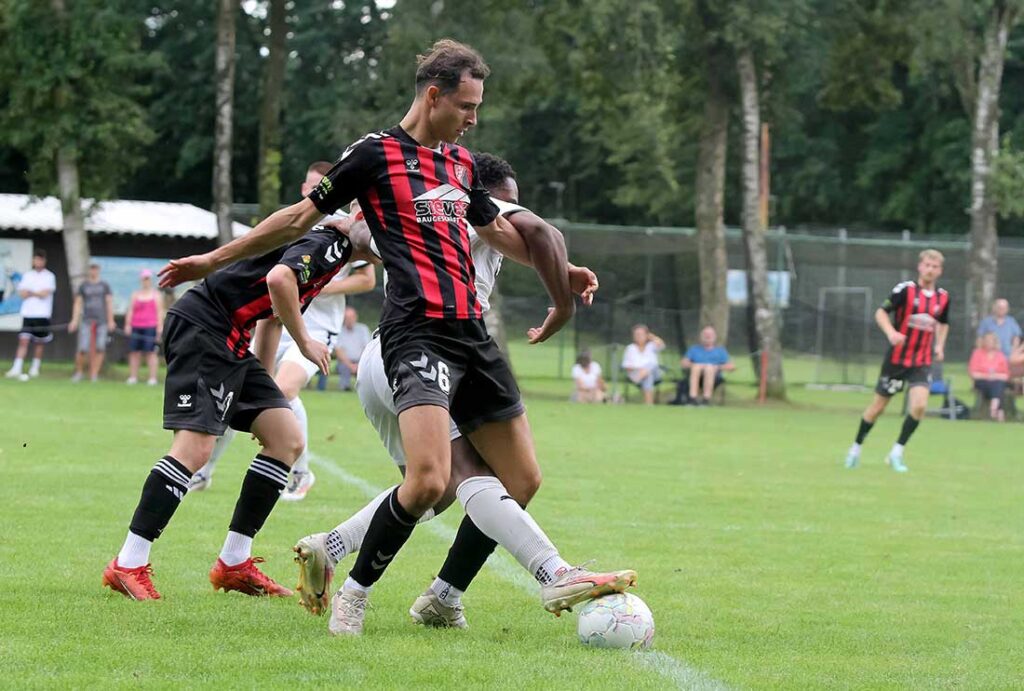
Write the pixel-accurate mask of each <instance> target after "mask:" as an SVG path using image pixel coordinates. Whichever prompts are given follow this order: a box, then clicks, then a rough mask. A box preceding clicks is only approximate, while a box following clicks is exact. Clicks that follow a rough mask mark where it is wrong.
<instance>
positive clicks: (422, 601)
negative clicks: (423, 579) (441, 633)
mask: <svg viewBox="0 0 1024 691" xmlns="http://www.w3.org/2000/svg"><path fill="white" fill-rule="evenodd" d="M465 612H466V610H465V608H464V607H463V606H462V605H461V604H458V605H454V606H449V605H446V604H445V603H443V602H441V598H439V597H438V596H437V594H436V593H435V592H434V591H433V590H431V589H430V588H427V589H426V590H425V591H424V592H423V594H422V595H420V596H419V597H418V598H416V602H414V603H412V607H410V608H409V616H410V617H412V620H413V622H415V623H417V624H423V625H424V626H430V627H433V628H436V629H468V628H469V623H468V622H467V621H466V614H465Z"/></svg>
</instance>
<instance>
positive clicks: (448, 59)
mask: <svg viewBox="0 0 1024 691" xmlns="http://www.w3.org/2000/svg"><path fill="white" fill-rule="evenodd" d="M416 65H417V67H416V93H417V94H420V93H423V90H424V89H426V88H427V87H428V86H430V85H431V84H433V85H435V86H437V88H438V89H440V91H441V93H442V94H450V93H452V92H453V91H455V90H456V89H458V88H459V82H461V81H462V75H463V74H464V73H465V72H466V71H467V70H468V71H469V76H470V77H472V78H473V79H487V77H488V76H489V75H490V74H491V68H490V67H488V66H487V63H486V62H484V59H483V57H481V55H480V53H478V52H476V51H475V50H473V49H472V48H470V47H469V46H467V45H465V44H463V43H459V42H458V41H453V40H452V39H450V38H442V39H441V40H440V41H438V42H437V43H435V44H434V45H433V46H431V47H430V52H429V53H427V54H425V55H417V56H416Z"/></svg>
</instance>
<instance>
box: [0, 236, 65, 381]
mask: <svg viewBox="0 0 1024 691" xmlns="http://www.w3.org/2000/svg"><path fill="white" fill-rule="evenodd" d="M56 290H57V277H56V276H54V275H53V272H52V271H50V270H49V269H47V268H46V252H45V251H44V250H41V249H37V250H36V251H35V252H33V253H32V270H31V271H26V272H25V274H24V275H23V276H22V277H21V280H20V281H19V282H18V295H19V296H20V297H21V318H22V321H21V333H19V334H18V351H17V353H16V354H15V356H14V364H13V365H12V366H11V369H9V370H8V371H7V375H6V376H7V377H8V378H10V379H20V380H21V381H28V379H29V377H38V376H39V366H40V365H41V364H42V362H43V347H44V346H45V345H46V344H47V343H49V342H50V341H52V340H53V332H52V331H51V330H50V329H51V326H52V325H51V323H50V319H51V318H52V317H53V294H54V293H55V292H56ZM30 342H31V343H33V344H35V352H34V353H33V356H32V365H31V366H30V367H29V369H28V374H24V373H23V372H22V369H23V368H24V365H25V357H26V356H27V355H28V344H29V343H30Z"/></svg>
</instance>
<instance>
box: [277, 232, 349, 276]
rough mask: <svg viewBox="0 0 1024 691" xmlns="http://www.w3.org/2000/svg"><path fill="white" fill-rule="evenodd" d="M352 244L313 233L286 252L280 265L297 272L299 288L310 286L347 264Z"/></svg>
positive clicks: (340, 237) (334, 234)
mask: <svg viewBox="0 0 1024 691" xmlns="http://www.w3.org/2000/svg"><path fill="white" fill-rule="evenodd" d="M351 256H352V243H351V242H349V240H348V238H347V237H345V236H343V235H338V234H336V233H333V232H322V231H321V232H312V233H307V234H306V235H305V236H303V237H302V238H300V239H298V240H296V241H295V242H293V243H292V244H291V245H289V246H288V248H287V249H285V251H284V254H282V255H281V259H280V260H278V262H277V263H278V264H283V265H284V266H287V267H288V268H289V269H291V270H292V271H294V272H295V276H296V278H297V279H298V281H299V285H303V286H304V285H307V284H309V283H312V282H313V281H315V280H317V279H318V278H320V277H321V276H324V275H326V274H328V273H330V272H331V271H333V270H334V269H336V268H337V267H339V266H341V265H342V264H344V263H345V262H347V261H348V259H349V257H351Z"/></svg>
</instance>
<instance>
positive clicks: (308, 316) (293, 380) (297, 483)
mask: <svg viewBox="0 0 1024 691" xmlns="http://www.w3.org/2000/svg"><path fill="white" fill-rule="evenodd" d="M330 169H331V164H330V163H328V162H326V161H317V162H316V163H313V164H312V165H310V166H309V169H308V170H307V171H306V179H305V180H304V181H303V183H302V194H303V196H305V195H307V194H309V193H310V192H311V191H312V190H313V188H314V187H315V186H316V185H317V183H319V182H320V180H321V179H322V178H323V175H324V173H325V172H326V171H328V170H330ZM324 220H325V222H334V223H337V222H339V221H341V222H342V225H343V226H344V225H347V222H348V217H347V216H341V215H339V216H335V217H329V218H327V219H324ZM376 283H377V274H376V272H375V271H374V268H373V266H372V265H370V264H369V263H367V262H351V263H349V264H346V265H345V266H344V267H342V269H341V271H339V272H338V274H337V275H336V276H335V277H334V278H333V279H332V280H331V282H330V283H328V284H327V285H326V286H325V287H324V289H323V290H322V291H321V292H320V294H319V295H318V296H317V297H315V298H314V299H313V302H312V303H310V305H309V307H308V308H307V309H306V311H305V313H304V314H303V315H302V320H303V321H304V322H305V324H306V330H307V331H308V332H309V335H310V336H311V337H312V338H313V339H314V340H316V341H318V342H320V343H323V344H324V345H325V346H327V348H328V349H329V350H332V349H333V346H334V343H333V341H334V337H335V336H337V334H338V333H339V332H340V331H341V323H342V319H343V318H344V316H345V304H346V296H347V295H356V294H359V293H365V292H368V291H371V290H373V288H374V287H375V286H376ZM268 334H269V335H268ZM278 335H279V336H280V339H279V342H277V343H275V342H274V341H275V340H277V336H278ZM253 348H254V350H255V352H256V354H257V356H259V358H260V360H261V362H262V364H263V366H264V367H265V368H266V370H267V372H268V373H269V374H270V375H271V376H272V377H274V382H275V383H276V384H277V385H278V387H279V388H280V389H281V392H282V393H283V394H284V395H285V398H287V399H288V403H289V404H290V405H291V408H292V411H293V412H294V413H295V417H296V418H298V420H299V424H300V425H301V427H302V435H303V438H304V439H305V440H306V446H307V450H305V451H303V452H302V455H300V456H299V458H298V460H297V461H296V462H295V465H294V466H292V469H291V475H290V476H289V478H288V485H287V486H286V487H285V489H284V491H283V492H281V499H283V500H285V501H299V500H301V499H304V498H305V496H306V493H307V492H309V489H310V487H312V486H313V483H314V482H316V476H315V475H314V474H313V472H312V471H311V470H310V469H309V454H308V446H309V421H308V418H307V416H306V407H305V406H304V405H303V403H302V399H301V398H299V392H301V391H302V389H304V388H305V387H306V384H308V383H309V380H310V378H311V377H312V376H313V375H314V374H315V373H316V372H317V369H318V368H317V366H316V365H315V364H313V363H312V362H310V361H309V360H307V359H306V358H305V357H304V356H303V355H302V352H301V351H300V350H299V346H298V345H297V344H296V343H295V341H294V340H293V339H292V337H291V335H290V334H289V333H288V331H287V330H283V333H281V330H278V331H275V330H273V329H264V328H263V325H262V324H260V325H259V326H258V327H257V330H256V336H255V338H254V339H253ZM270 352H273V353H274V358H273V360H271V359H270V358H268V357H265V354H266V353H270ZM234 437H235V431H234V430H233V429H231V428H228V430H227V431H226V432H225V433H224V435H223V436H221V437H220V438H219V439H218V440H217V443H216V444H215V446H214V449H213V453H212V454H211V455H210V460H209V461H208V462H207V464H206V465H205V466H203V467H202V468H200V469H199V471H197V472H196V473H195V474H194V475H193V476H192V482H191V484H190V485H189V492H201V491H203V490H205V489H206V488H208V487H209V486H210V483H211V482H212V478H213V471H214V469H215V468H216V466H217V461H218V460H220V457H221V456H222V455H223V454H224V452H225V451H226V450H227V447H228V445H229V444H230V443H231V440H232V439H234Z"/></svg>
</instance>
